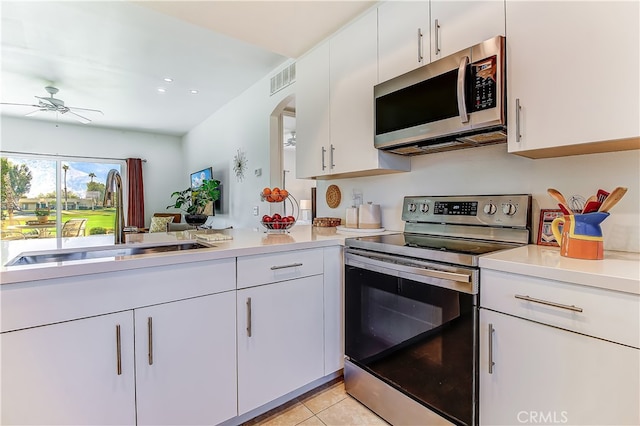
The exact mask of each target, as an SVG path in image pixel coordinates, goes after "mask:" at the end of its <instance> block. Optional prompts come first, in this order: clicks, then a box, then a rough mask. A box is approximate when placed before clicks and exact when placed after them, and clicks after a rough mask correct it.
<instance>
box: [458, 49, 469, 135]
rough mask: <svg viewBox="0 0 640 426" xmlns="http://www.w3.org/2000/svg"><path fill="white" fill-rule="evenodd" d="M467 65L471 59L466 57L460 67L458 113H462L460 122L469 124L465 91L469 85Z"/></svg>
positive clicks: (461, 61)
mask: <svg viewBox="0 0 640 426" xmlns="http://www.w3.org/2000/svg"><path fill="white" fill-rule="evenodd" d="M467 65H469V57H468V56H465V57H463V58H462V59H460V66H459V67H458V111H459V112H460V120H461V121H462V122H463V123H468V122H469V114H468V113H467V99H466V90H465V87H466V85H467V84H466V83H467Z"/></svg>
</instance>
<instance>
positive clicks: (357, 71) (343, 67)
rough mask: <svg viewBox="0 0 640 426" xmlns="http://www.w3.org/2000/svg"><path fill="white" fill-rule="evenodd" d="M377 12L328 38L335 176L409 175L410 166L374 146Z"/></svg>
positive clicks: (407, 161)
mask: <svg viewBox="0 0 640 426" xmlns="http://www.w3.org/2000/svg"><path fill="white" fill-rule="evenodd" d="M377 21H378V20H377V13H376V10H372V11H370V12H369V13H367V14H365V15H364V16H362V17H361V18H359V19H358V20H356V21H355V22H353V23H352V24H351V25H350V26H348V27H347V28H345V29H344V30H343V31H341V32H340V33H338V34H337V35H335V36H334V37H333V38H332V39H331V40H330V64H329V66H330V88H331V96H330V98H331V99H330V121H329V123H330V125H329V126H330V129H331V144H330V146H329V152H328V154H329V157H328V166H329V173H330V174H332V175H339V174H351V175H355V176H357V175H358V174H379V173H382V172H383V170H398V171H408V170H409V169H410V168H411V162H410V159H409V158H408V157H400V156H397V155H393V154H388V153H385V152H383V151H380V150H378V149H376V148H374V146H373V135H374V127H373V126H374V125H373V86H374V85H375V84H376V83H377V82H378V47H377V42H376V40H377V33H378V30H377V23H378V22H377Z"/></svg>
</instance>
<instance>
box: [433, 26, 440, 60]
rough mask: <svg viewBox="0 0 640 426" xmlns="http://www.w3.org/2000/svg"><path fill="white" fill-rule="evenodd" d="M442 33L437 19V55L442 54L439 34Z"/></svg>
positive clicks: (435, 34)
mask: <svg viewBox="0 0 640 426" xmlns="http://www.w3.org/2000/svg"><path fill="white" fill-rule="evenodd" d="M439 32H440V22H438V20H437V19H436V25H435V32H434V36H435V39H436V43H435V44H436V49H435V53H436V55H439V54H440V35H439V34H438V33H439Z"/></svg>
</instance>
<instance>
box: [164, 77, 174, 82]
mask: <svg viewBox="0 0 640 426" xmlns="http://www.w3.org/2000/svg"><path fill="white" fill-rule="evenodd" d="M164 81H166V82H167V83H171V82H172V81H173V79H172V78H169V77H165V79H164Z"/></svg>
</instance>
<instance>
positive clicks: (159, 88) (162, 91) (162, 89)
mask: <svg viewBox="0 0 640 426" xmlns="http://www.w3.org/2000/svg"><path fill="white" fill-rule="evenodd" d="M166 91H167V89H165V88H164V87H158V92H160V93H164V92H166Z"/></svg>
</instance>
